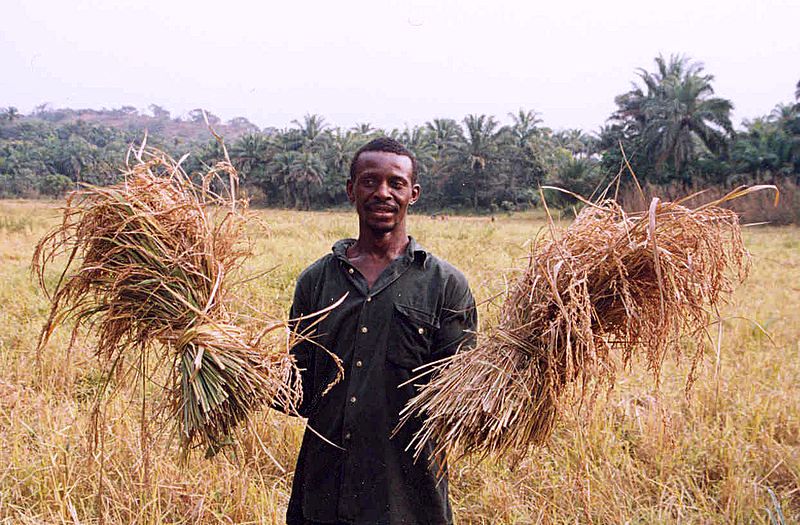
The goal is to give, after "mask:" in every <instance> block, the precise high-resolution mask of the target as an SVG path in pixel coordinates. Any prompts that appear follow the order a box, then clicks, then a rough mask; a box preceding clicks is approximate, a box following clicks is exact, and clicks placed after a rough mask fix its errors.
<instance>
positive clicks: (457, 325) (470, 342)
mask: <svg viewBox="0 0 800 525" xmlns="http://www.w3.org/2000/svg"><path fill="white" fill-rule="evenodd" d="M477 328H478V310H477V308H476V307H475V299H474V298H473V297H472V292H471V291H470V289H469V285H468V284H467V280H466V278H465V277H464V276H463V275H460V274H458V275H454V276H453V277H452V278H451V279H450V280H449V282H448V284H447V286H446V287H445V302H444V306H443V307H442V312H441V315H440V318H439V329H438V330H437V331H436V336H435V337H434V341H433V350H432V352H431V360H432V361H437V360H439V359H443V358H445V357H450V356H452V355H453V354H455V353H456V352H457V351H459V350H460V349H464V348H471V347H472V346H474V345H475V332H476V330H477Z"/></svg>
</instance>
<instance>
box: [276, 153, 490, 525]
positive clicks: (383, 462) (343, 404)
mask: <svg viewBox="0 0 800 525" xmlns="http://www.w3.org/2000/svg"><path fill="white" fill-rule="evenodd" d="M347 195H348V197H349V199H350V202H352V203H353V204H355V207H356V211H357V212H358V218H359V232H358V239H357V240H354V239H345V240H341V241H339V242H337V243H336V244H335V245H334V246H333V251H332V253H330V254H328V255H326V256H325V257H323V258H321V259H320V260H318V261H317V262H315V263H314V264H312V265H311V266H310V267H309V268H307V269H306V270H305V271H303V273H302V274H301V275H300V277H299V279H298V281H297V287H296V289H295V296H294V303H293V304H292V310H291V317H292V318H293V319H297V318H299V317H301V316H303V315H305V314H310V313H313V312H317V311H320V310H322V309H323V308H326V307H328V306H330V305H331V304H332V303H334V302H335V301H337V300H339V298H341V297H342V296H343V295H345V294H347V296H346V298H345V299H344V301H343V302H342V304H341V305H339V306H338V307H336V308H335V309H334V310H332V311H331V312H330V314H329V315H328V316H327V317H325V318H324V320H323V321H321V322H320V323H319V324H318V325H316V326H314V327H313V343H312V342H310V341H305V342H303V343H301V344H299V345H298V346H296V347H295V349H294V350H293V352H294V354H295V357H296V359H297V363H298V366H299V368H300V369H301V370H302V372H301V373H302V376H301V377H302V383H303V403H302V405H301V407H300V409H299V412H300V414H301V415H302V416H305V417H308V426H309V427H310V428H309V429H307V430H306V433H305V435H304V437H303V444H302V447H301V449H300V455H299V458H298V461H297V468H296V469H295V477H294V484H293V486H292V495H291V499H290V502H289V508H288V511H287V523H288V524H289V525H293V524H307V523H351V524H399V523H403V524H448V523H452V516H451V511H450V504H449V501H448V495H447V480H446V478H444V479H442V480H441V481H439V476H440V475H441V472H443V471H444V470H443V469H444V465H439V464H438V463H437V462H436V461H435V460H434V461H429V458H428V455H429V454H430V453H431V452H432V450H433V446H432V444H429V445H428V449H427V450H426V451H425V453H424V454H423V456H422V457H421V458H420V459H419V460H418V461H416V462H415V461H414V458H413V454H412V451H406V447H407V445H408V444H409V442H410V440H411V437H412V436H413V434H414V433H415V432H416V430H418V429H419V426H420V422H419V421H418V420H411V421H410V422H409V423H408V424H406V425H404V426H403V427H402V428H401V430H400V431H399V432H398V433H397V434H396V435H395V436H394V437H392V431H393V430H394V428H395V426H396V425H397V422H398V419H399V416H398V414H399V412H400V410H401V409H402V408H403V407H404V406H405V404H406V401H408V400H409V399H410V398H411V397H412V396H414V395H415V393H416V392H417V386H416V385H417V384H419V383H421V382H424V379H417V380H415V381H412V382H409V381H408V380H409V379H411V378H413V377H415V376H416V375H417V373H415V372H414V369H416V368H417V367H419V366H421V365H424V364H426V363H430V362H432V361H436V360H438V359H441V358H444V357H447V356H449V355H452V354H453V353H455V352H456V351H457V350H458V348H459V347H460V346H461V345H462V344H465V343H467V344H470V343H471V342H472V340H473V338H474V335H473V334H474V330H475V327H476V322H477V314H476V310H475V301H474V299H473V297H472V293H471V292H470V289H469V286H468V285H467V281H466V279H465V278H464V276H463V275H462V274H461V272H459V271H458V270H456V269H455V268H454V267H453V266H451V265H449V264H448V263H446V262H445V261H442V260H441V259H438V258H437V257H435V256H434V255H432V254H431V253H429V252H427V251H426V250H425V249H424V248H423V247H422V246H420V245H419V244H417V243H416V241H414V239H413V238H411V237H409V236H408V234H407V233H406V212H407V210H408V206H410V205H412V204H414V203H415V202H416V201H417V199H419V195H420V186H419V184H418V183H417V175H416V160H415V158H414V156H413V154H412V153H411V152H410V151H408V150H407V149H406V148H405V147H403V146H402V145H401V144H400V143H398V142H397V141H394V140H392V139H388V138H380V139H376V140H373V141H372V142H369V143H368V144H366V145H364V146H363V147H362V148H361V149H359V150H358V151H357V152H356V154H355V156H354V158H353V161H352V163H351V165H350V179H349V180H348V181H347ZM311 322H313V320H309V321H303V322H300V323H299V326H298V327H297V329H298V330H299V331H303V330H304V329H306V328H307V327H308V325H309V323H311ZM320 347H324V348H325V349H327V350H328V351H330V352H332V353H334V354H335V355H336V356H338V358H339V359H340V360H341V364H342V366H343V368H344V373H345V376H344V379H343V380H342V381H340V382H338V383H337V384H335V385H334V386H333V387H332V388H330V389H328V386H329V385H330V384H331V383H332V382H333V381H334V379H335V378H336V376H337V373H338V370H339V369H338V367H337V365H336V363H335V362H334V360H333V359H332V358H331V357H330V356H329V355H328V354H327V352H326V351H324V350H322V349H321V348H320ZM444 472H446V471H444Z"/></svg>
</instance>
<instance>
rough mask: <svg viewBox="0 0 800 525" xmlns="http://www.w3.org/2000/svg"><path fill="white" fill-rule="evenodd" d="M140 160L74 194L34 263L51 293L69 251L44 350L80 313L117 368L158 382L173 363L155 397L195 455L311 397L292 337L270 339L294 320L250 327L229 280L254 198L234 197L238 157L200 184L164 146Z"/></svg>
mask: <svg viewBox="0 0 800 525" xmlns="http://www.w3.org/2000/svg"><path fill="white" fill-rule="evenodd" d="M136 156H137V163H136V164H135V165H133V166H128V169H127V171H126V172H125V173H124V180H123V182H121V183H119V184H117V185H114V186H109V187H96V186H86V187H85V188H84V189H82V190H79V191H76V192H73V193H72V194H71V195H70V196H69V197H68V200H67V204H66V207H65V209H64V217H63V220H62V222H61V224H60V226H58V227H57V228H56V229H55V230H54V231H52V232H50V233H49V234H48V235H47V236H46V237H45V238H44V239H42V240H41V242H40V243H39V244H38V246H37V247H36V251H35V253H34V257H33V268H34V271H35V272H36V274H37V275H38V277H39V282H40V284H41V286H42V288H43V289H45V291H47V288H46V286H45V278H46V269H47V268H48V265H49V264H51V263H53V262H54V260H55V259H56V258H57V257H58V256H61V255H66V256H67V265H66V268H65V269H64V271H63V273H62V274H61V278H60V279H59V280H58V282H57V284H56V285H55V287H54V289H53V291H52V296H51V299H52V309H51V312H50V317H49V319H48V321H47V323H46V325H45V326H44V328H43V330H42V335H41V339H40V343H39V348H40V349H41V348H42V347H43V346H44V345H45V344H46V343H47V340H48V339H49V337H50V335H51V333H52V331H53V330H54V329H55V327H56V326H57V325H59V324H61V323H62V322H64V321H65V320H67V319H71V320H74V321H75V327H74V330H75V331H77V330H78V329H79V327H80V326H81V325H84V326H89V327H91V328H92V329H94V330H95V331H96V333H97V335H98V347H97V354H98V356H99V357H100V359H101V362H102V363H103V364H105V365H106V369H107V370H108V372H109V373H110V372H112V371H114V370H116V371H117V372H119V371H120V370H121V369H122V368H123V366H132V367H133V369H134V370H135V372H136V374H137V375H138V376H139V377H141V378H146V379H148V380H150V379H152V378H153V377H155V376H156V371H157V370H163V369H164V368H163V367H165V366H166V367H167V368H166V370H168V372H167V373H166V374H165V375H166V376H167V377H168V383H167V384H166V385H165V386H163V390H161V391H159V392H157V393H156V394H155V395H154V396H153V399H155V400H156V401H157V400H159V399H162V400H163V399H164V398H165V397H166V399H167V400H168V402H167V404H166V406H167V411H168V413H170V414H172V415H174V416H176V417H177V426H178V429H179V431H180V436H181V445H182V449H183V451H184V453H185V452H187V451H188V449H189V448H190V447H193V446H197V445H204V446H207V447H209V450H212V449H213V450H218V449H219V445H220V444H221V443H224V442H226V441H228V440H229V435H230V434H231V432H232V430H233V428H234V427H235V426H236V425H237V424H239V423H240V422H242V421H244V420H246V419H247V417H248V414H249V413H250V412H251V411H252V410H254V409H255V408H257V407H259V406H262V405H264V404H265V403H276V404H279V405H281V406H284V407H287V408H290V407H293V406H295V404H296V403H297V402H298V401H299V399H298V397H299V395H300V389H299V384H297V379H296V378H297V377H298V375H297V374H294V370H293V369H294V364H293V360H292V359H291V357H290V356H289V354H288V348H287V346H288V344H278V345H276V344H275V343H274V342H273V343H269V342H266V340H265V339H264V338H263V336H264V335H265V333H266V332H269V331H270V330H272V329H275V328H279V327H285V324H284V323H280V322H275V321H272V322H263V323H262V324H261V325H254V324H253V323H250V324H249V325H248V326H247V327H246V328H244V327H239V326H237V321H238V319H237V317H236V316H235V315H234V314H233V313H232V312H231V311H230V309H229V305H230V304H231V301H232V299H233V297H232V296H231V294H230V291H229V289H228V285H229V282H230V279H229V277H230V276H231V274H232V273H233V272H235V271H236V270H237V269H238V268H239V267H240V265H241V263H242V261H243V259H244V258H245V257H246V256H247V255H248V254H249V253H250V247H249V245H248V243H246V242H245V241H246V237H245V231H244V228H245V225H246V223H247V221H248V216H247V215H246V214H245V212H244V210H245V209H246V204H247V203H246V202H244V201H240V200H237V199H236V197H235V195H234V188H235V179H236V172H235V170H234V169H233V167H232V166H231V164H230V162H228V161H226V162H220V163H218V164H217V165H215V166H214V167H213V168H211V170H210V171H209V172H208V173H207V174H206V175H205V176H204V178H203V179H202V183H201V184H195V183H194V182H192V180H191V179H190V178H189V176H188V175H187V174H186V173H185V172H184V171H183V169H182V168H181V166H180V164H181V162H180V161H178V162H176V161H174V160H173V159H171V158H170V157H168V156H167V155H165V154H164V153H162V152H160V151H158V150H155V149H147V150H145V149H144V147H142V149H141V150H140V151H139V152H138V154H137V155H136ZM181 160H183V159H181ZM221 176H225V178H226V179H228V180H223V178H222V177H221ZM215 180H217V181H218V182H220V183H228V182H230V187H231V193H230V195H228V196H221V195H217V194H215V193H213V192H212V191H211V190H210V188H211V186H212V185H213V183H214V181H215ZM74 333H75V332H73V334H74ZM290 339H291V338H290ZM262 341H264V342H262ZM147 355H151V356H155V358H154V359H153V360H148V359H147V358H146V356H147ZM142 356H145V357H142ZM126 363H127V365H126ZM126 379H127V380H128V381H135V380H136V379H134V378H133V376H131V375H130V374H127V375H126ZM128 384H130V383H128ZM153 385H155V382H154V383H153ZM151 390H152V389H151ZM142 395H143V396H145V389H144V388H143V389H142ZM165 395H166V396H165ZM145 401H146V399H144V398H143V399H142V402H143V403H145ZM158 404H159V403H157V402H156V403H154V405H158ZM161 405H162V407H163V403H161ZM155 409H156V407H155V406H154V407H153V410H155Z"/></svg>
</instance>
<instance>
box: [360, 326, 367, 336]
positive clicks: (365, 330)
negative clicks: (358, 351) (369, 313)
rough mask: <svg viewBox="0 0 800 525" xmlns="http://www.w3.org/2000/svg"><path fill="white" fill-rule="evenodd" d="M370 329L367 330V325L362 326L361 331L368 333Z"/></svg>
mask: <svg viewBox="0 0 800 525" xmlns="http://www.w3.org/2000/svg"><path fill="white" fill-rule="evenodd" d="M368 331H369V330H367V327H366V326H362V327H361V333H362V334H366V333H367V332H368Z"/></svg>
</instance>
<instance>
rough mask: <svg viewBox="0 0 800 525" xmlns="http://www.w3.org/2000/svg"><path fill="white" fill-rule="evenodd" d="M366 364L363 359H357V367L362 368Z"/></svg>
mask: <svg viewBox="0 0 800 525" xmlns="http://www.w3.org/2000/svg"><path fill="white" fill-rule="evenodd" d="M363 365H364V363H362V362H361V361H356V367H357V368H361V367H362V366H363Z"/></svg>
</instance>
